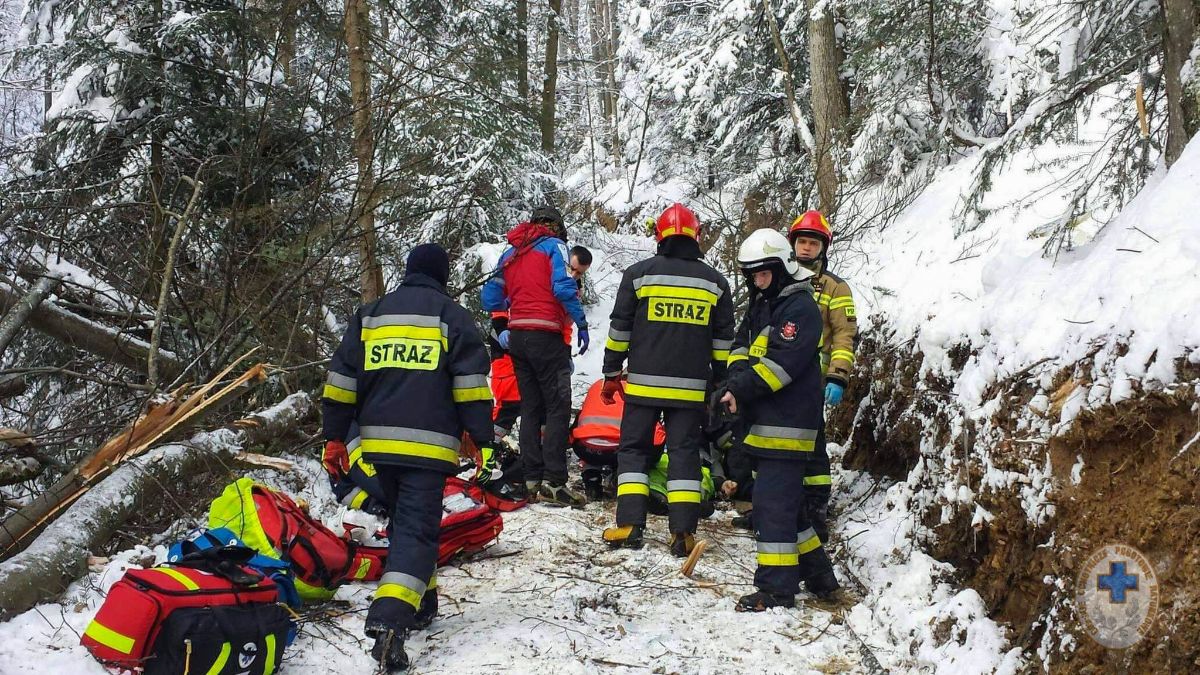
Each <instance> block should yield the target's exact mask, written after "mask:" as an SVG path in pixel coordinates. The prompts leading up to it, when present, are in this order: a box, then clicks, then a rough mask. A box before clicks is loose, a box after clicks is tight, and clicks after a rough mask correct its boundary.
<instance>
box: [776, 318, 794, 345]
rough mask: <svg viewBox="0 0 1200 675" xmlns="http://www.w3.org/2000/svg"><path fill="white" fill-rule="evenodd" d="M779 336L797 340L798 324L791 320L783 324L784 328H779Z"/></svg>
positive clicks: (788, 339)
mask: <svg viewBox="0 0 1200 675" xmlns="http://www.w3.org/2000/svg"><path fill="white" fill-rule="evenodd" d="M779 337H781V338H783V339H784V340H787V341H788V342H791V341H792V340H795V339H796V324H795V323H794V322H792V321H789V322H787V323H785V324H783V328H780V329H779Z"/></svg>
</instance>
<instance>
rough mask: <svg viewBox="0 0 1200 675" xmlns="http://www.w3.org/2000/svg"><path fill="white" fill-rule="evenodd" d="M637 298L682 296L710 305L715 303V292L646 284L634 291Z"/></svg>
mask: <svg viewBox="0 0 1200 675" xmlns="http://www.w3.org/2000/svg"><path fill="white" fill-rule="evenodd" d="M635 293H636V295H637V296H638V298H683V299H686V300H702V301H704V302H707V303H708V304H710V305H715V304H717V294H716V293H713V292H712V291H706V290H704V289H703V288H687V287H685V286H660V285H646V286H642V287H641V288H639V289H637V291H635Z"/></svg>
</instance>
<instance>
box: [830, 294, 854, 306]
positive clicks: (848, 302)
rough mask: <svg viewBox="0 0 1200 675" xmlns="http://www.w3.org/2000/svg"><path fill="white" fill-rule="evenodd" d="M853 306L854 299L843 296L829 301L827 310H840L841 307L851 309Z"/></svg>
mask: <svg viewBox="0 0 1200 675" xmlns="http://www.w3.org/2000/svg"><path fill="white" fill-rule="evenodd" d="M853 306H854V297H853V296H850V295H843V296H841V297H837V298H834V299H833V300H831V301H830V302H829V309H841V308H843V307H853Z"/></svg>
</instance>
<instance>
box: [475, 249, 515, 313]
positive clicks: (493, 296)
mask: <svg viewBox="0 0 1200 675" xmlns="http://www.w3.org/2000/svg"><path fill="white" fill-rule="evenodd" d="M512 252H513V250H512V248H509V249H508V250H507V251H505V252H504V255H502V256H500V260H499V262H497V263H496V269H494V270H492V276H491V278H490V279H488V280H487V283H485V284H484V285H483V290H482V291H480V300H481V301H482V303H483V309H484V311H487V312H502V311H504V310H506V309H508V293H507V291H506V289H505V288H504V272H503V270H504V263H505V261H506V260H508V258H509V257H510V256H511V255H512Z"/></svg>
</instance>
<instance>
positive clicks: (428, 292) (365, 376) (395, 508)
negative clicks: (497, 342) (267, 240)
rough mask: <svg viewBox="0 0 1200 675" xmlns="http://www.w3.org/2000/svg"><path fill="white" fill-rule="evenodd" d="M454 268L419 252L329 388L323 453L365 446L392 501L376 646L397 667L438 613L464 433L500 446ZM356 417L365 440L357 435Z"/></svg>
mask: <svg viewBox="0 0 1200 675" xmlns="http://www.w3.org/2000/svg"><path fill="white" fill-rule="evenodd" d="M449 276H450V261H449V258H448V257H447V255H446V251H445V250H444V249H442V247H440V246H438V245H437V244H422V245H420V246H418V247H416V248H415V249H413V251H412V253H410V254H409V256H408V262H407V267H406V269H405V276H404V281H403V282H402V283H401V285H400V287H399V288H398V289H396V290H394V291H392V292H390V293H388V294H387V295H384V296H383V297H382V298H380V299H379V300H377V301H375V302H373V303H370V304H368V305H365V306H363V307H361V308H360V309H359V310H358V311H357V312H356V313H355V314H354V316H352V317H351V318H350V322H349V326H348V327H347V329H346V335H345V337H343V338H342V344H341V346H340V347H338V350H337V352H336V353H334V355H333V359H332V361H331V363H330V366H329V377H328V380H327V383H326V385H325V391H324V395H323V397H322V402H323V408H324V434H325V439H326V446H325V453H324V457H323V462H324V463H325V464H326V466H327V467H332V468H335V469H337V470H341V469H343V468H348V465H349V453H354V454H355V455H356V456H357V455H359V454H360V453H361V456H362V458H363V459H364V460H366V461H368V462H370V463H371V464H373V465H374V466H375V469H376V472H377V477H378V479H379V482H380V484H381V486H382V489H383V492H384V493H385V496H386V497H387V500H388V502H389V503H390V505H391V526H390V531H389V536H390V543H391V546H390V549H389V552H388V557H387V563H386V568H385V573H384V575H383V578H382V579H381V580H380V582H379V589H378V590H377V591H376V592H375V600H374V602H372V603H371V609H370V611H369V612H368V613H367V620H366V633H367V636H368V637H372V638H375V644H374V647H373V648H372V651H371V655H372V656H373V657H374V658H376V659H377V660H378V661H379V662H380V665H381V667H386V668H387V669H388V670H389V671H392V672H395V671H399V670H403V669H404V668H406V667H407V666H408V656H407V655H406V654H405V652H404V639H405V637H406V635H407V632H408V631H409V630H410V629H412V628H414V627H421V626H423V625H428V623H429V622H431V621H432V620H433V617H434V615H435V614H436V612H437V590H436V585H437V584H436V578H435V570H436V565H437V552H438V536H439V534H440V528H441V520H442V490H443V487H444V485H445V480H446V476H448V475H450V474H453V473H456V472H457V471H458V450H459V444H460V439H461V438H462V434H463V431H464V430H465V431H466V433H467V434H468V435H469V437H470V439H471V440H472V441H473V442H474V443H475V444H476V445H477V446H479V447H480V448H487V449H488V450H490V449H491V445H492V424H491V421H492V420H491V408H492V396H491V391H490V390H489V389H488V382H487V372H488V353H487V350H486V349H485V348H484V344H483V337H482V336H481V335H480V333H479V330H478V328H476V326H475V322H474V321H473V320H472V318H471V315H470V313H469V312H467V310H466V309H464V308H463V307H461V306H459V305H458V304H457V303H455V302H454V301H453V300H452V299H451V298H450V297H449V296H448V295H447V294H446V281H447V279H449ZM351 422H357V423H358V437H357V438H353V439H348V438H347V437H346V436H347V434H348V433H349V430H350V426H351ZM485 456H492V453H491V452H488V453H486V454H485ZM484 469H485V470H487V472H488V473H490V468H489V467H485V468H484Z"/></svg>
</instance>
